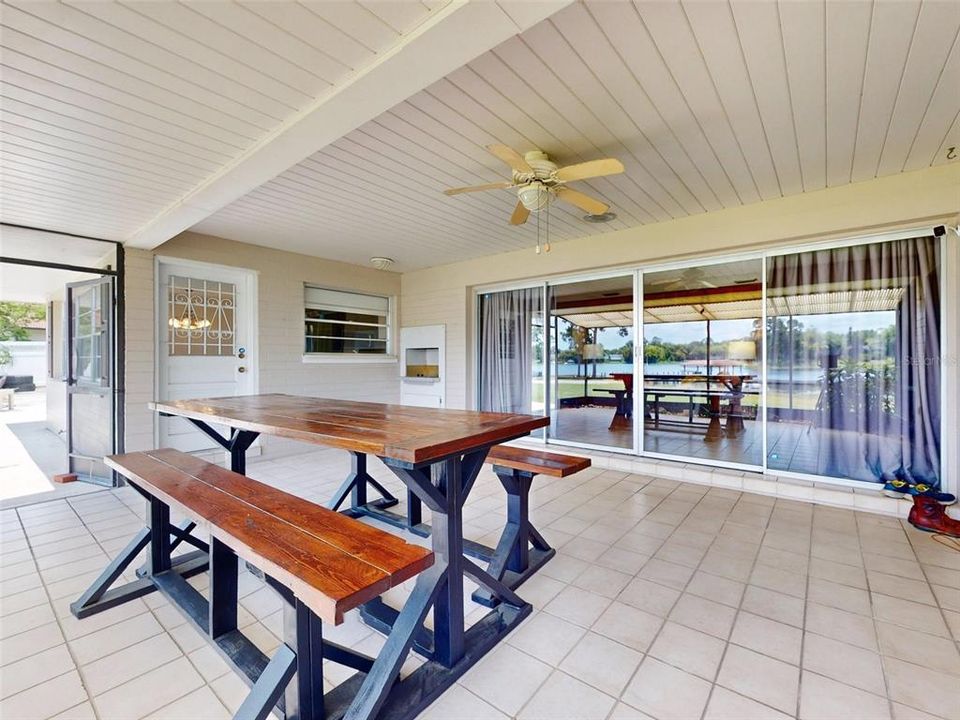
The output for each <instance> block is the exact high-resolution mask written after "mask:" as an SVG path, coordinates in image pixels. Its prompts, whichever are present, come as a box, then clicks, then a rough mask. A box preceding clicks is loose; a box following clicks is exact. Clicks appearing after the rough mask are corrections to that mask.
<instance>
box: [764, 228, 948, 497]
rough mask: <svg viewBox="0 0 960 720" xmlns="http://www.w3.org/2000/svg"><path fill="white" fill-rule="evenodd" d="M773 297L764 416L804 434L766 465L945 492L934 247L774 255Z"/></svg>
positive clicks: (898, 245) (905, 244)
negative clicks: (941, 485) (799, 428)
mask: <svg viewBox="0 0 960 720" xmlns="http://www.w3.org/2000/svg"><path fill="white" fill-rule="evenodd" d="M767 297H768V322H767V348H768V399H769V400H770V402H769V406H770V411H769V413H768V416H769V417H771V419H773V420H781V421H785V422H788V423H793V425H794V427H796V426H797V425H804V424H805V425H807V427H806V429H805V432H803V433H801V434H800V436H799V438H798V439H796V444H795V445H793V444H792V443H793V442H794V436H790V441H789V442H788V443H783V444H782V445H781V446H780V449H781V450H783V449H784V448H786V449H787V450H789V457H788V458H787V459H784V458H781V455H780V453H779V452H778V453H777V455H776V459H775V460H774V459H768V465H770V466H771V467H775V468H782V469H789V470H795V471H799V472H809V473H813V474H820V475H828V476H833V477H842V478H848V479H853V480H867V481H875V482H885V481H887V480H890V479H893V478H900V479H904V480H908V481H911V482H926V483H930V484H932V485H938V484H939V481H940V272H939V244H938V240H937V239H936V238H934V237H922V238H912V239H905V240H894V241H889V242H880V243H873V244H869V245H855V246H851V247H842V248H832V249H827V250H815V251H811V252H803V253H797V254H793V255H784V256H777V257H771V258H769V259H768V261H767ZM785 377H786V378H788V379H787V380H784V378H785ZM785 388H786V392H785ZM785 394H786V395H788V397H789V401H784V400H782V398H783V397H784V395H785ZM814 397H815V398H816V399H815V400H814ZM787 405H789V406H788V407H787ZM770 427H771V429H773V428H778V429H779V427H780V426H775V425H771V426H770ZM768 432H770V431H769V430H768ZM775 434H776V433H775ZM776 435H777V437H783V436H785V435H784V433H782V432H781V433H780V434H776ZM794 435H796V433H794ZM784 452H786V451H784ZM771 458H773V456H771Z"/></svg>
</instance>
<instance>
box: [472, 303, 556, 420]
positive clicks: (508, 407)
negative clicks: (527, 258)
mask: <svg viewBox="0 0 960 720" xmlns="http://www.w3.org/2000/svg"><path fill="white" fill-rule="evenodd" d="M542 313H543V290H542V289H541V288H524V289H522V290H507V291H504V292H496V293H488V294H486V295H483V296H482V297H481V299H480V409H481V410H488V411H491V412H511V413H529V412H531V407H532V399H533V398H532V384H533V361H534V350H533V323H534V319H535V318H537V317H539V316H540V315H541V314H542Z"/></svg>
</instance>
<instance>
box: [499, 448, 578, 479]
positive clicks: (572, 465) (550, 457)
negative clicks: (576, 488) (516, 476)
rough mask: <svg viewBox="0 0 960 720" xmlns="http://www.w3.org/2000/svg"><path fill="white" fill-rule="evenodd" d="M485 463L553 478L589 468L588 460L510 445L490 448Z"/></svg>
mask: <svg viewBox="0 0 960 720" xmlns="http://www.w3.org/2000/svg"><path fill="white" fill-rule="evenodd" d="M487 462H488V463H491V464H494V465H503V466H505V467H509V468H513V469H514V470H522V471H524V472H529V473H534V474H535V475H551V476H553V477H567V476H568V475H573V474H574V473H576V472H580V471H581V470H585V469H586V468H588V467H590V458H583V457H577V456H575V455H560V454H558V453H554V452H546V451H544V450H531V449H529V448H521V447H513V446H511V445H495V446H494V447H492V448H490V452H489V453H487Z"/></svg>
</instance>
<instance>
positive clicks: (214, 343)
mask: <svg viewBox="0 0 960 720" xmlns="http://www.w3.org/2000/svg"><path fill="white" fill-rule="evenodd" d="M167 297H168V303H167V304H168V311H167V333H168V343H167V347H168V352H169V354H170V355H174V356H204V355H205V356H211V357H225V356H230V355H233V353H234V324H235V319H236V317H235V315H236V285H234V284H233V283H228V282H219V281H216V280H203V279H199V278H189V277H179V276H176V275H171V276H170V284H169V288H168V292H167Z"/></svg>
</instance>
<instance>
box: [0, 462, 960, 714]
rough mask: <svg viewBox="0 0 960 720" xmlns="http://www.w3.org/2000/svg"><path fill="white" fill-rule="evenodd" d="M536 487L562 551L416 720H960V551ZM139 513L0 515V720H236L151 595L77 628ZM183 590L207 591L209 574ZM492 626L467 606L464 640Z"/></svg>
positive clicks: (599, 492)
mask: <svg viewBox="0 0 960 720" xmlns="http://www.w3.org/2000/svg"><path fill="white" fill-rule="evenodd" d="M376 465H377V468H376V472H375V474H376V475H378V477H381V478H385V479H386V478H389V474H388V473H386V471H385V469H384V468H382V467H381V466H379V463H376ZM346 469H347V458H346V456H345V454H343V453H337V452H334V451H318V452H310V453H307V454H304V455H299V456H295V457H291V458H286V459H282V460H275V461H271V462H256V463H251V466H250V473H251V475H253V476H255V477H258V478H259V479H262V480H264V481H265V482H269V483H271V484H275V485H278V486H282V487H284V488H285V489H288V490H291V491H292V492H296V493H297V494H300V495H303V496H305V497H308V498H310V499H315V500H323V499H325V498H326V497H328V496H329V495H330V493H331V492H332V491H333V489H334V487H335V486H336V485H337V484H338V482H339V480H340V478H342V477H343V475H344V473H345V472H346ZM390 482H391V486H392V487H393V488H396V489H399V487H398V484H397V483H396V482H395V481H392V480H391V481H390ZM535 488H536V489H535V492H534V497H533V502H532V505H533V508H534V509H533V515H534V518H535V521H536V523H537V525H538V526H539V527H540V529H541V530H542V531H543V533H544V535H545V536H546V537H547V538H548V539H549V540H550V542H551V543H553V544H554V545H555V546H556V547H558V549H559V551H558V555H557V557H556V558H554V559H553V560H552V561H551V562H550V563H549V564H548V565H547V566H546V567H544V568H543V570H542V571H541V573H539V574H538V575H537V576H536V577H534V578H533V579H532V580H531V581H530V582H529V583H527V585H525V586H524V587H523V588H522V592H521V594H522V595H523V596H524V597H526V598H527V599H528V600H530V601H531V602H532V603H533V605H534V607H535V612H534V614H533V615H532V616H531V617H530V618H529V619H528V620H527V621H526V622H525V623H524V625H523V626H521V628H520V629H519V630H518V631H517V632H515V633H514V634H513V635H511V636H510V637H509V638H508V640H507V641H506V642H505V643H503V644H501V645H500V646H499V647H498V648H497V649H496V650H495V651H493V652H492V653H491V654H490V655H488V656H487V657H486V658H485V659H484V660H482V661H481V663H480V664H479V665H478V666H477V667H475V668H474V669H473V670H471V671H470V672H469V673H467V674H466V675H465V676H464V678H463V679H462V680H461V682H460V683H458V684H457V685H456V686H454V687H453V688H451V689H450V690H449V691H448V692H447V693H446V694H444V695H443V697H441V698H440V700H438V701H437V702H436V703H435V704H434V705H433V706H432V707H431V708H429V709H428V710H427V711H426V712H425V713H424V715H423V717H424V718H427V719H429V720H471V719H474V718H484V719H485V718H491V719H493V718H506V717H515V718H521V719H522V720H535V719H539V718H543V719H544V720H547V719H549V720H565V719H568V718H569V719H570V720H580V719H586V720H589V719H591V718H596V719H597V720H601V719H604V718H608V719H617V720H626V719H627V718H651V717H652V718H661V719H663V720H669V719H671V718H681V719H687V718H690V719H695V720H699V719H700V718H703V719H709V720H720V719H728V720H740V719H746V718H787V717H793V718H802V719H803V720H813V719H814V718H823V719H825V720H832V719H834V718H838V719H839V718H866V719H869V720H873V719H874V718H876V719H880V718H892V719H895V720H906V719H908V718H909V719H919V718H931V717H933V718H945V719H948V720H957V719H960V652H958V643H957V641H958V639H960V553H957V552H953V551H950V550H948V549H946V548H944V547H943V546H941V545H939V544H937V543H935V542H933V541H932V539H931V537H930V536H929V535H925V534H921V533H918V532H916V531H914V530H912V529H911V528H909V526H905V525H904V524H903V523H901V522H900V521H899V520H896V519H893V518H890V517H884V516H878V515H870V514H865V513H857V512H853V511H848V510H839V509H833V508H828V507H823V506H813V505H810V504H806V503H802V502H794V501H784V500H776V499H773V498H769V497H764V496H759V495H750V494H747V493H739V492H736V491H732V490H724V489H718V488H708V487H704V486H699V485H692V484H683V483H678V482H673V481H668V480H662V479H661V480H651V479H650V478H646V477H643V476H639V475H630V474H626V473H622V472H614V471H610V470H606V471H604V470H600V469H596V468H593V469H590V470H587V471H584V472H582V473H579V474H577V475H575V476H573V477H570V478H567V479H564V480H560V481H557V480H551V479H540V480H538V481H537V482H536V483H535ZM141 516H142V501H141V500H140V499H139V497H138V496H137V495H135V494H134V493H133V492H132V491H131V490H129V489H121V490H116V491H103V492H98V493H94V494H91V495H85V496H80V497H74V498H67V499H58V500H55V501H51V502H46V503H42V504H36V505H31V506H27V507H22V508H19V509H14V510H4V511H2V513H0V529H2V554H0V567H2V569H0V594H2V600H0V614H2V615H0V663H2V670H0V698H2V700H0V717H2V718H4V720H30V719H31V718H74V719H81V718H99V719H100V720H139V719H140V718H163V719H164V720H181V719H182V720H200V719H202V718H227V717H229V716H230V714H231V712H232V711H234V710H235V709H236V708H237V706H238V704H239V702H240V701H241V700H242V698H243V697H244V695H245V693H246V686H245V685H244V684H243V683H242V682H241V681H240V679H239V678H238V677H237V676H236V675H234V674H233V672H232V671H231V670H230V669H229V668H228V667H227V666H226V665H225V664H224V663H223V661H222V660H220V659H219V657H218V656H217V655H216V654H215V653H214V652H213V651H212V650H211V649H210V648H209V647H208V646H207V645H206V643H205V641H204V639H203V638H202V637H200V636H199V635H198V634H197V633H196V632H195V631H194V630H193V629H192V628H191V627H190V626H189V625H187V624H186V622H185V621H184V619H183V617H182V616H181V615H180V614H179V612H178V611H176V610H175V609H174V608H173V607H171V606H170V605H169V604H167V603H166V602H165V601H164V600H163V599H162V598H160V597H159V596H157V595H151V596H147V597H145V598H143V599H141V600H137V601H134V602H131V603H128V604H126V605H123V606H121V607H118V608H115V609H113V610H111V611H108V612H105V613H102V614H99V615H96V616H93V617H90V618H87V619H85V620H77V619H75V618H74V617H73V616H72V615H71V614H70V612H69V608H68V606H69V603H70V602H71V601H72V600H74V599H75V598H76V597H77V596H78V595H79V594H80V593H81V592H82V591H83V589H85V587H86V586H87V585H88V583H89V582H90V581H91V580H92V579H93V578H94V577H96V575H97V574H98V573H99V572H100V570H101V569H102V567H103V566H104V564H105V563H106V562H107V560H108V558H109V557H110V556H112V555H113V554H114V553H116V552H117V551H119V550H120V548H122V547H123V545H124V544H125V543H126V542H127V539H128V537H129V536H130V535H131V534H132V533H133V532H135V531H136V530H137V529H138V528H139V527H140V526H141ZM466 516H467V527H466V535H467V536H468V537H471V538H473V539H477V540H480V541H484V542H488V543H489V542H492V541H494V540H495V539H496V536H497V535H498V533H499V529H500V527H501V526H502V523H503V519H504V511H503V496H502V491H501V489H500V487H499V485H498V484H497V482H496V480H495V478H494V477H493V475H492V473H490V471H489V469H485V470H484V473H483V476H482V477H481V479H480V480H479V481H478V483H477V486H476V488H475V490H474V492H473V494H472V495H471V498H470V500H469V502H468V505H467V510H466ZM193 582H194V583H195V585H197V586H198V587H199V588H201V589H203V587H204V585H205V576H202V575H201V576H198V577H197V578H194V580H193ZM469 589H470V588H468V590H469ZM241 594H242V604H243V608H242V611H241V623H242V625H243V626H244V630H245V632H246V633H247V634H248V635H249V636H250V637H251V638H252V639H253V640H254V641H255V642H256V643H257V644H258V645H259V646H260V647H261V648H262V649H264V650H265V651H269V650H271V649H273V648H275V647H276V646H277V644H278V643H279V642H280V640H279V637H278V633H279V632H280V612H281V608H280V601H279V600H278V599H277V597H276V596H274V594H273V592H272V591H271V590H269V589H267V588H265V587H264V586H263V585H262V584H261V583H260V582H259V581H258V580H257V579H256V578H255V577H254V576H252V575H251V574H249V573H243V574H242V576H241ZM391 596H392V599H393V600H398V599H402V596H403V591H402V590H401V591H392V592H391ZM484 612H485V610H484V609H480V608H478V607H476V606H471V607H470V608H469V609H468V613H469V614H468V622H469V621H470V620H474V619H476V618H477V617H479V616H480V615H482V614H483V613H484ZM326 631H327V635H328V636H329V637H331V638H334V639H336V640H337V641H339V642H341V643H344V644H348V645H351V646H355V647H359V648H363V649H365V650H366V651H367V652H376V650H377V648H378V647H379V645H380V643H381V642H382V640H381V639H380V637H379V636H378V635H376V634H374V633H373V632H372V631H370V630H369V629H368V628H367V627H366V626H365V625H363V624H362V623H361V622H360V621H359V620H358V619H357V618H356V616H355V613H351V614H350V615H349V616H348V619H347V621H346V622H345V623H344V624H343V625H341V626H339V627H337V628H327V629H326ZM414 666H415V662H411V663H410V664H408V668H412V667H414ZM327 670H328V672H327V680H328V681H329V682H331V683H335V682H338V681H339V680H340V679H342V678H343V672H342V670H341V669H340V668H338V667H335V666H328V668H327Z"/></svg>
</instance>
